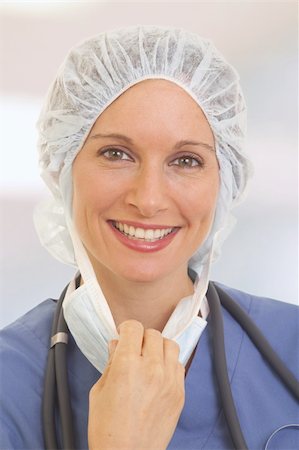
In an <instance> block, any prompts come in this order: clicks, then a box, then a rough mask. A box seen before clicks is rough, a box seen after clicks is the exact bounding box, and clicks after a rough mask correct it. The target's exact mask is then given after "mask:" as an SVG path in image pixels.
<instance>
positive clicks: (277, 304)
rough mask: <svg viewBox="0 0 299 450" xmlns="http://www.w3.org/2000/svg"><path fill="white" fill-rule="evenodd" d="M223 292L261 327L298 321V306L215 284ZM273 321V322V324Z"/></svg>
mask: <svg viewBox="0 0 299 450" xmlns="http://www.w3.org/2000/svg"><path fill="white" fill-rule="evenodd" d="M215 284H216V286H218V287H220V288H221V289H222V290H223V291H225V292H226V293H227V294H228V295H229V296H230V297H231V298H232V299H233V300H234V301H236V302H237V303H238V304H239V305H240V306H241V307H242V308H243V309H245V310H246V311H247V313H248V314H249V315H250V316H251V317H252V318H253V319H254V320H255V321H256V322H257V324H258V323H260V324H261V325H267V324H269V325H271V326H272V327H273V326H275V327H281V326H283V325H285V320H286V319H288V320H289V321H290V322H293V323H294V324H296V323H297V325H298V319H299V307H298V305H295V304H292V303H287V302H283V301H280V300H276V299H273V298H268V297H262V296H256V295H252V294H249V293H247V292H243V291H240V290H238V289H234V288H232V287H228V286H225V285H223V284H221V283H217V282H216V283H215ZM273 319H275V321H274V322H273Z"/></svg>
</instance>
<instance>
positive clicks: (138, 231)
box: [130, 227, 148, 239]
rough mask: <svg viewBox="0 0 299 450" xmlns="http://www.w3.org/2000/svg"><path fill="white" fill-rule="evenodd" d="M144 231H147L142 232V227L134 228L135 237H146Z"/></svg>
mask: <svg viewBox="0 0 299 450" xmlns="http://www.w3.org/2000/svg"><path fill="white" fill-rule="evenodd" d="M130 228H131V227H130ZM132 228H133V227H132ZM146 233H147V231H146V232H144V230H143V229H142V228H136V231H135V237H136V238H138V239H144V237H146V239H148V237H147V236H146Z"/></svg>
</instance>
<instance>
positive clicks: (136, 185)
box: [73, 80, 219, 282]
mask: <svg viewBox="0 0 299 450" xmlns="http://www.w3.org/2000/svg"><path fill="white" fill-rule="evenodd" d="M73 188H74V197H73V218H74V222H75V224H76V227H77V230H78V233H79V235H80V237H81V239H82V242H83V243H84V246H85V248H86V250H87V252H88V254H89V257H90V259H91V262H92V264H93V266H94V269H95V272H96V274H101V273H107V271H108V272H109V273H110V274H114V275H115V276H118V277H120V278H122V279H127V280H131V281H143V282H146V281H154V280H157V279H161V278H163V277H165V276H169V275H171V274H173V275H174V276H176V275H177V274H179V273H182V271H184V272H185V273H186V269H187V265H188V260H189V259H190V257H191V256H192V254H193V253H194V252H195V251H196V250H197V249H198V247H199V246H200V245H201V244H202V242H203V241H204V239H205V237H206V236H207V234H208V232H209V230H210V227H211V224H212V221H213V217H214V212H215V207H216V202H217V195H218V190H219V167H218V162H217V159H216V154H215V150H214V138H213V134H212V131H211V129H210V127H209V124H208V122H207V120H206V118H205V116H204V114H203V112H202V111H201V109H200V108H199V106H198V105H197V104H196V103H195V101H194V100H193V99H192V98H191V97H190V96H189V95H188V94H187V93H186V92H185V91H184V90H183V89H181V88H180V87H178V86H177V85H175V84H174V83H171V82H169V81H165V80H147V81H143V82H141V83H138V84H137V85H135V86H133V87H132V88H130V89H128V90H127V91H126V92H125V93H124V94H122V95H121V96H120V97H119V98H118V99H117V100H115V101H114V102H113V103H112V104H111V105H110V106H109V107H108V108H107V109H106V110H105V111H104V112H103V113H102V114H101V115H100V117H99V118H98V119H97V121H96V122H95V124H94V126H93V128H92V130H91V132H90V134H89V137H88V139H87V140H86V142H85V144H84V146H83V148H82V150H81V151H80V153H79V154H78V156H77V158H76V159H75V161H74V164H73Z"/></svg>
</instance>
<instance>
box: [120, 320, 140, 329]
mask: <svg viewBox="0 0 299 450" xmlns="http://www.w3.org/2000/svg"><path fill="white" fill-rule="evenodd" d="M124 330H126V331H142V332H143V330H144V328H143V325H142V323H141V322H139V321H138V320H135V319H129V320H125V321H124V322H122V323H121V324H120V325H119V331H120V332H121V331H124Z"/></svg>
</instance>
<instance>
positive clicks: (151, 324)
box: [97, 268, 193, 331]
mask: <svg viewBox="0 0 299 450" xmlns="http://www.w3.org/2000/svg"><path fill="white" fill-rule="evenodd" d="M97 278H98V281H99V283H100V285H101V288H102V291H103V293H104V295H105V298H106V300H107V302H108V305H109V307H110V310H111V313H112V315H113V318H114V322H115V324H116V326H118V325H119V324H120V323H122V322H123V321H125V320H127V319H136V320H138V321H139V322H141V323H142V324H143V326H144V327H145V328H155V329H157V330H159V331H162V330H163V328H164V327H165V325H166V323H167V321H168V319H169V317H170V316H171V314H172V312H173V311H174V309H175V307H176V305H177V304H178V302H179V301H180V300H181V299H182V298H183V297H186V296H188V295H191V294H192V293H193V283H192V281H191V279H190V278H189V276H188V272H187V268H184V269H180V270H179V271H178V272H177V273H175V274H173V273H172V274H170V275H168V276H167V277H164V278H163V279H159V280H155V281H150V282H141V281H131V280H126V279H121V278H119V277H117V276H116V275H115V274H113V273H112V272H110V271H109V270H107V269H106V268H102V269H101V271H98V273H97Z"/></svg>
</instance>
